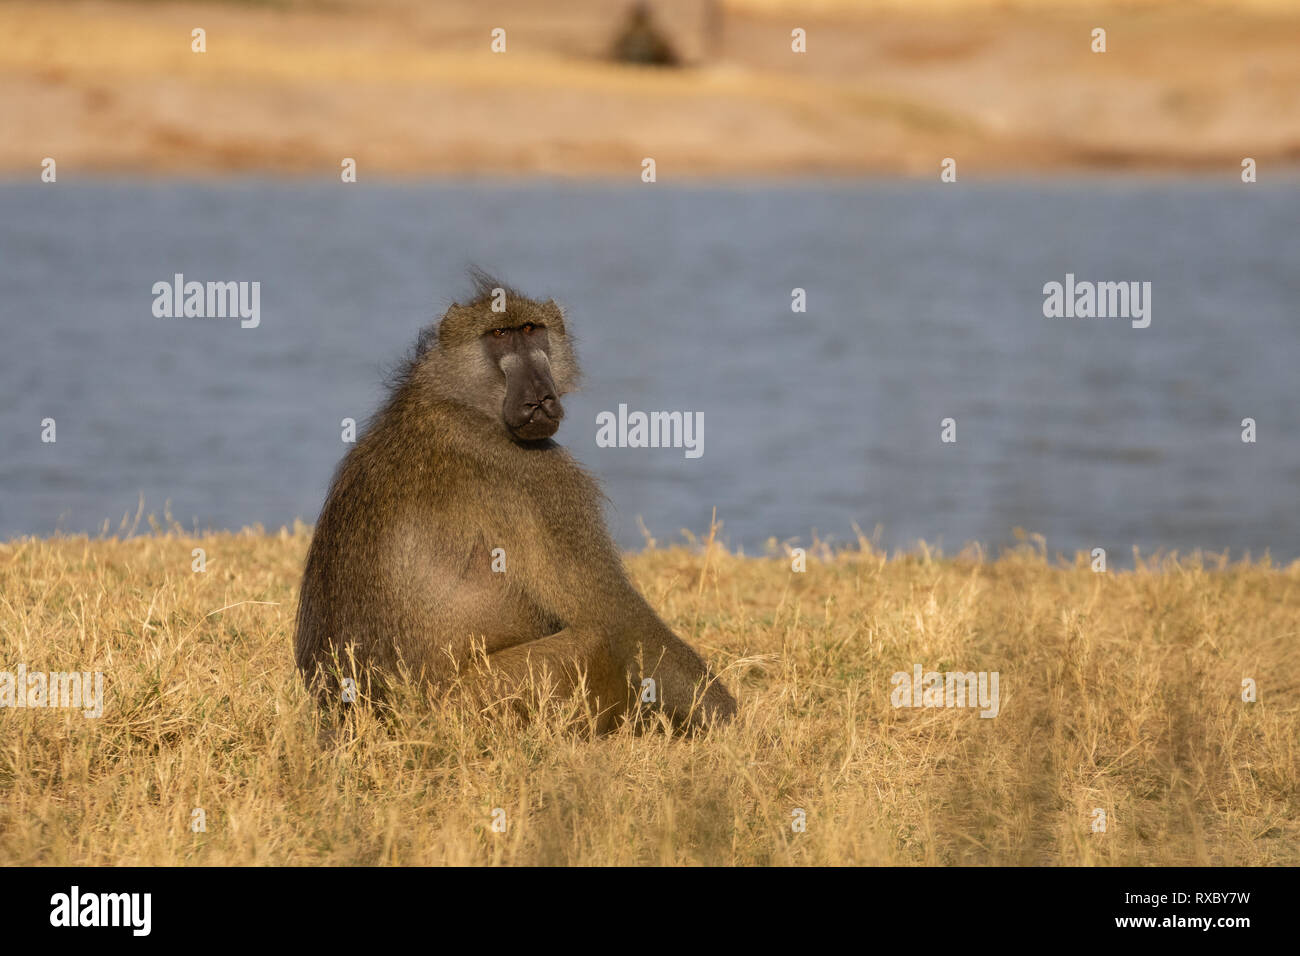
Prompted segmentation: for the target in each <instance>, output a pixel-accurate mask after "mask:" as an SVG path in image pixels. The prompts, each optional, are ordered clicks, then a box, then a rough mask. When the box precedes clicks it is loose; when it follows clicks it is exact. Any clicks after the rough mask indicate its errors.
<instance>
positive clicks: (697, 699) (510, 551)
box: [296, 276, 735, 730]
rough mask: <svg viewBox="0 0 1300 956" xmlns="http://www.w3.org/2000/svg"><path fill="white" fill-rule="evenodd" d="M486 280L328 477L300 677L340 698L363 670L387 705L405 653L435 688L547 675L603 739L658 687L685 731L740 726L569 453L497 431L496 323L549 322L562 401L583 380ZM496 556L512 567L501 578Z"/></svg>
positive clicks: (492, 690) (506, 693) (308, 586)
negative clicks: (576, 696) (656, 600)
mask: <svg viewBox="0 0 1300 956" xmlns="http://www.w3.org/2000/svg"><path fill="white" fill-rule="evenodd" d="M478 279H479V294H478V296H477V297H476V298H475V299H474V300H473V301H471V302H470V303H468V304H466V305H453V306H452V307H451V308H450V309H448V310H447V312H446V314H445V315H444V317H443V319H442V320H441V322H440V323H439V325H438V327H437V330H436V332H433V331H432V330H430V331H426V332H425V333H424V334H423V335H422V336H421V339H420V344H419V345H418V346H417V351H416V354H415V357H414V358H413V359H412V360H411V362H410V363H409V364H408V366H407V367H406V369H405V370H404V372H403V374H402V375H401V376H400V377H399V379H398V381H397V383H396V384H395V387H394V390H393V393H392V395H391V397H390V398H389V400H388V402H387V404H386V405H385V406H384V407H383V408H382V409H381V410H380V412H379V413H378V414H377V415H376V417H375V418H374V420H373V421H372V422H371V424H370V426H369V427H368V428H367V430H366V432H365V434H364V435H363V436H362V437H361V438H360V440H359V441H358V442H357V444H356V446H355V447H354V448H353V449H352V450H351V451H350V452H349V453H348V455H347V457H346V458H345V459H344V460H343V463H342V464H341V466H340V467H339V469H338V472H337V474H336V475H335V478H334V482H333V484H332V486H331V488H330V490H329V494H328V496H327V498H326V501H325V505H324V508H323V509H322V511H321V515H320V520H319V521H318V523H317V525H316V530H315V535H314V537H313V539H312V544H311V549H310V552H309V554H308V558H307V567H306V571H305V573H304V575H303V582H302V593H301V598H300V602H299V609H298V622H297V639H296V657H297V663H298V666H299V668H300V669H301V670H302V672H303V674H304V676H305V677H306V678H307V679H308V681H309V682H310V683H312V684H313V686H315V687H317V688H318V689H319V690H321V692H322V693H324V694H326V695H329V694H332V693H336V692H337V685H336V684H335V683H334V682H333V680H332V679H331V677H330V675H331V674H337V673H340V672H341V673H342V674H350V673H354V670H353V668H354V667H355V673H356V675H357V676H358V682H359V683H360V684H361V689H362V691H363V692H364V691H366V689H367V686H369V690H370V692H371V694H372V695H374V696H378V697H381V698H382V696H383V686H384V680H385V678H386V677H387V676H391V675H392V674H393V673H394V672H395V671H396V668H397V665H398V661H399V658H400V659H401V660H402V661H403V662H404V664H405V665H406V666H407V667H409V668H410V670H411V673H412V674H414V675H415V676H416V677H417V678H418V679H419V680H421V681H425V682H427V683H428V684H429V685H431V686H432V687H434V688H435V689H441V688H445V687H446V686H448V683H449V682H450V680H451V678H453V677H454V676H455V675H457V674H463V675H465V674H467V675H468V676H469V677H470V678H471V683H474V682H477V686H479V687H480V688H483V689H484V691H483V692H484V693H486V694H487V695H488V696H491V697H496V698H501V697H510V696H512V695H518V694H521V693H523V692H524V691H525V690H526V689H527V688H528V687H531V686H534V685H535V683H536V680H535V679H536V678H537V677H538V676H540V675H542V674H545V676H546V677H547V678H549V680H550V682H551V690H552V692H553V693H554V694H557V695H567V694H569V693H571V692H573V691H574V690H575V689H577V688H579V687H582V688H584V689H585V692H586V694H587V698H588V701H589V702H590V704H591V705H592V709H593V712H595V713H598V714H599V721H598V726H599V728H600V729H602V730H607V729H610V728H612V727H613V726H615V725H616V724H617V722H618V719H619V718H620V716H622V715H623V714H625V713H628V712H629V710H630V709H635V706H636V702H637V701H638V699H639V697H640V695H641V687H642V680H643V679H644V678H647V677H649V678H653V679H654V680H655V682H656V688H655V690H656V697H657V703H656V704H655V705H651V706H652V707H657V708H659V709H661V710H662V712H663V713H664V714H666V715H667V716H668V717H669V719H670V720H671V721H672V722H673V723H674V725H675V726H677V727H679V728H694V727H696V726H699V725H700V724H701V723H703V722H707V721H710V720H714V719H726V718H728V717H730V716H731V715H732V714H733V713H734V711H735V702H734V700H733V699H732V697H731V695H730V694H728V692H727V691H726V689H725V688H723V686H722V685H721V684H720V683H719V682H718V681H717V680H716V679H714V678H712V676H711V675H710V674H709V672H708V669H707V668H706V666H705V664H704V662H703V661H702V660H701V659H700V657H699V656H698V655H697V654H696V653H695V652H694V651H693V650H692V649H691V648H690V647H689V646H688V645H686V644H685V643H684V642H683V641H682V640H681V639H679V638H678V637H677V636H676V635H675V634H673V632H672V631H671V629H669V627H668V626H667V625H666V624H664V622H663V621H662V620H660V618H659V617H658V616H657V615H656V614H655V612H654V611H653V610H652V609H651V608H650V606H649V605H648V604H647V603H646V601H645V599H644V598H642V596H641V595H640V594H639V593H638V592H637V591H636V589H635V588H634V587H633V586H632V584H631V582H630V581H629V580H628V578H627V575H626V573H625V571H624V569H623V564H622V560H621V556H620V554H619V552H618V549H617V548H616V546H615V545H614V543H613V542H612V541H611V539H610V537H609V534H608V532H607V531H606V529H605V525H604V522H603V520H602V517H601V495H600V492H599V490H598V488H597V486H596V484H595V482H594V481H593V480H592V478H591V477H589V476H588V475H587V474H586V473H585V472H584V471H583V470H582V469H581V468H580V467H579V466H578V464H577V463H576V462H575V461H574V460H573V458H572V457H571V456H570V455H569V454H568V452H566V451H565V450H564V449H563V448H561V447H560V446H559V445H557V444H555V443H554V442H552V441H550V440H549V439H544V440H541V441H521V440H519V439H518V438H517V437H515V436H514V435H512V434H511V432H510V431H509V430H508V429H507V428H506V427H505V425H504V424H503V412H502V402H503V401H504V400H505V396H506V373H505V372H504V371H503V370H502V368H501V367H497V366H495V365H494V363H493V362H492V361H491V360H490V358H489V348H488V346H487V345H486V344H485V343H486V342H487V341H488V340H490V339H491V336H492V329H493V328H494V327H498V326H507V327H511V328H514V327H524V326H525V324H526V323H534V324H536V325H538V326H544V327H545V330H546V338H547V340H548V343H547V347H546V349H545V352H546V360H545V361H541V360H540V359H539V361H540V362H541V367H542V368H546V367H549V371H550V374H551V375H552V376H553V380H554V394H555V396H556V398H557V402H556V404H557V406H558V397H559V396H562V395H563V394H564V393H565V392H568V391H570V390H571V389H572V388H573V387H574V386H575V385H576V383H577V379H578V374H579V373H578V367H577V362H576V360H575V358H574V356H573V350H572V347H571V344H570V339H569V335H568V330H567V328H566V323H565V319H564V315H563V313H562V312H561V310H560V309H559V307H558V306H556V305H555V303H554V302H550V301H548V302H536V301H532V300H530V299H527V298H524V297H522V296H519V295H517V294H514V293H509V292H508V293H507V299H506V302H507V309H506V312H505V313H504V315H503V314H501V313H494V312H492V311H491V309H490V304H491V289H492V288H493V286H495V283H494V282H492V280H491V279H489V278H488V277H486V276H479V277H478ZM532 354H537V353H536V352H534V353H532ZM548 363H549V365H548ZM561 414H562V412H561ZM495 548H503V549H504V550H505V558H506V571H505V572H504V573H496V572H493V571H492V569H491V564H492V556H491V555H492V551H493V549H495ZM476 642H477V643H481V644H482V650H483V651H484V652H485V653H486V666H481V665H482V660H481V657H480V658H479V661H478V663H479V665H480V666H476V655H475V654H474V652H473V645H474V643H476ZM340 668H341V670H340Z"/></svg>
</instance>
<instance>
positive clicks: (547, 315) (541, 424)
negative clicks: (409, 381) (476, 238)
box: [416, 279, 581, 441]
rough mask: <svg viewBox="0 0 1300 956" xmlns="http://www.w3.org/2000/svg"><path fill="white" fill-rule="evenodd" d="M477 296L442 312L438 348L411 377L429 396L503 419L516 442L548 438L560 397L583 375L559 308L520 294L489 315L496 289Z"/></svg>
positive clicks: (552, 431)
mask: <svg viewBox="0 0 1300 956" xmlns="http://www.w3.org/2000/svg"><path fill="white" fill-rule="evenodd" d="M487 283H492V284H493V285H494V284H495V283H494V282H493V280H491V279H487V280H485V281H484V285H485V286H486V285H487ZM480 291H481V294H480V296H479V298H478V299H476V300H475V301H473V302H470V303H469V304H467V305H453V306H452V307H451V308H449V309H448V310H447V312H446V314H445V315H444V316H443V317H442V321H441V322H439V323H438V327H437V331H436V334H435V335H434V338H435V340H436V343H437V347H436V348H427V347H425V349H424V351H423V352H422V353H421V357H420V358H419V359H418V365H417V369H416V378H417V380H418V381H420V382H422V383H424V386H425V387H427V388H428V389H429V390H430V391H431V392H432V393H434V394H436V395H439V396H441V397H443V398H445V399H449V400H451V401H454V402H457V403H459V404H461V405H464V406H466V407H468V408H472V409H474V410H476V411H478V412H480V413H481V414H483V415H485V416H487V417H488V418H489V419H491V420H492V421H494V422H500V423H501V426H502V427H504V428H505V429H506V430H507V431H508V432H509V433H510V435H511V436H513V437H514V438H515V439H516V440H517V441H539V440H542V439H546V438H550V437H551V436H552V435H554V434H555V431H556V429H557V428H559V427H560V419H561V418H563V417H564V409H563V408H561V407H560V399H561V398H563V397H564V396H565V395H567V394H569V392H571V391H573V389H574V388H576V387H577V385H578V380H579V378H580V377H581V373H580V371H579V369H578V360H577V358H576V357H575V356H574V354H573V343H572V341H570V339H569V333H568V328H567V326H566V324H565V318H564V311H563V310H562V309H561V308H560V307H559V306H558V305H556V304H555V303H554V302H553V301H550V300H547V301H545V302H539V301H537V300H535V299H529V298H527V297H525V296H522V295H519V294H518V293H513V294H511V295H510V296H508V297H507V299H506V303H505V309H504V311H494V310H493V309H492V302H493V297H494V293H493V290H492V289H491V288H490V287H485V288H483V289H481V290H480ZM428 331H430V330H426V334H427V333H428Z"/></svg>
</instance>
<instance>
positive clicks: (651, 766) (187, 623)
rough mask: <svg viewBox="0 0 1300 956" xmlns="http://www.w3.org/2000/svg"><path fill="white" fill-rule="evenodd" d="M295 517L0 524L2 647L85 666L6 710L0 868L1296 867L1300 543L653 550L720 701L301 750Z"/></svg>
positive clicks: (56, 663)
mask: <svg viewBox="0 0 1300 956" xmlns="http://www.w3.org/2000/svg"><path fill="white" fill-rule="evenodd" d="M308 540H309V538H308V533H307V532H306V530H305V529H301V528H300V529H298V530H297V531H296V532H294V533H288V532H282V533H281V534H279V535H267V534H262V533H255V532H246V533H241V534H214V535H209V536H205V537H202V538H192V537H187V536H184V535H179V534H158V533H155V534H153V535H150V536H145V537H134V538H128V539H126V540H111V539H110V540H87V539H85V538H55V539H50V540H32V539H28V540H21V541H14V542H10V543H8V544H4V545H0V670H10V671H12V670H14V669H15V668H16V666H17V664H18V663H19V662H23V663H25V664H26V665H27V667H28V668H29V669H30V670H36V669H46V670H73V669H76V670H92V671H93V670H100V671H103V672H104V674H105V677H106V682H107V691H106V696H107V704H106V708H105V712H104V715H103V716H102V717H101V718H99V719H86V718H84V717H82V716H81V714H80V713H79V712H72V711H65V710H0V722H2V723H3V733H0V862H5V863H10V864H74V865H86V864H444V863H447V864H489V863H506V864H550V863H568V864H646V863H649V864H655V863H663V864H684V863H689V864H696V863H699V864H770V863H777V864H913V863H924V864H946V863H978V864H1100V865H1109V864H1174V863H1210V864H1280V863H1290V864H1295V863H1297V862H1300V823H1298V822H1297V813H1296V810H1297V797H1298V794H1297V779H1298V775H1297V769H1298V768H1297V747H1298V745H1297V740H1300V733H1297V730H1298V726H1297V725H1298V723H1300V721H1298V719H1297V716H1298V709H1297V705H1298V703H1300V678H1298V675H1300V646H1298V645H1297V640H1296V637H1297V627H1298V626H1300V625H1298V624H1297V622H1298V621H1300V613H1298V612H1300V565H1297V564H1293V565H1291V566H1290V567H1288V568H1285V569H1279V568H1276V567H1272V566H1270V565H1269V564H1268V563H1267V562H1263V563H1254V564H1232V565H1228V564H1227V563H1226V562H1219V561H1212V560H1201V559H1196V558H1193V559H1182V560H1173V559H1169V560H1165V561H1160V562H1154V563H1152V562H1142V563H1139V564H1138V568H1137V570H1136V571H1129V572H1115V571H1113V570H1112V572H1110V573H1108V574H1105V575H1099V574H1094V573H1092V572H1091V571H1090V570H1089V569H1088V567H1087V566H1086V564H1085V563H1084V562H1083V560H1082V559H1080V560H1079V561H1077V562H1076V563H1075V564H1074V565H1073V566H1066V565H1064V564H1062V563H1059V562H1057V563H1053V562H1049V561H1047V560H1045V559H1044V558H1043V556H1042V555H1041V553H1040V552H1038V551H1036V550H1034V549H1032V548H1030V547H1026V548H1024V549H1023V550H1020V551H1017V552H1015V553H1012V554H1009V555H1005V556H1003V557H1002V558H1000V559H999V560H996V561H989V560H982V559H980V558H979V556H978V555H969V556H961V557H957V558H953V559H938V558H932V557H928V556H927V555H926V554H924V553H922V554H920V555H917V556H910V557H902V558H894V559H891V560H885V559H884V557H883V556H881V555H878V554H876V553H873V552H872V551H871V549H870V548H869V546H864V547H863V549H862V550H859V551H853V552H848V553H841V554H839V555H837V556H834V557H832V556H831V555H829V554H828V553H824V554H823V555H822V557H821V558H820V559H817V558H810V561H809V565H808V570H807V572H806V573H804V574H793V573H791V571H790V564H789V561H788V560H787V559H785V558H783V557H777V556H772V557H765V558H745V557H741V556H737V555H733V554H728V553H726V552H724V551H722V550H721V549H718V548H711V549H702V548H695V549H690V548H676V549H669V550H655V551H650V552H647V553H645V554H642V555H640V556H637V557H635V558H632V559H631V568H632V571H633V573H634V575H635V577H636V578H637V581H638V583H639V585H640V586H641V587H643V588H644V589H645V591H646V593H647V594H648V596H649V597H650V600H651V601H652V603H654V604H655V605H656V607H658V608H659V609H660V610H661V611H662V613H663V614H664V615H665V616H666V618H667V619H668V621H669V622H670V623H671V624H672V625H673V626H674V627H676V628H677V629H678V631H679V633H682V634H683V635H684V636H686V637H688V638H689V639H690V640H692V641H693V642H694V643H695V644H696V645H697V646H699V647H700V648H702V649H703V650H704V652H705V653H706V654H707V656H708V657H709V658H710V659H711V660H712V661H713V662H714V663H715V664H717V665H719V666H721V667H723V668H725V669H726V672H727V678H728V681H729V683H730V684H731V685H732V686H733V687H734V688H735V689H736V690H737V692H738V697H739V698H740V701H741V717H740V719H739V721H738V722H737V723H735V724H734V725H732V726H729V727H727V728H726V729H724V730H721V731H715V732H712V733H710V734H708V735H704V736H701V737H698V738H695V739H691V740H684V739H673V738H669V737H666V736H663V735H660V734H651V735H648V736H643V737H635V736H632V735H631V734H616V735H614V736H612V737H607V738H604V739H599V740H596V741H590V740H585V739H583V737H582V735H581V734H575V733H573V732H567V731H565V730H563V729H562V727H561V724H562V720H561V718H560V717H558V716H557V717H555V718H554V719H546V720H540V721H537V722H534V723H532V724H531V725H529V726H527V727H523V728H520V727H511V726H508V725H506V724H502V723H493V722H487V721H483V720H481V719H478V718H477V717H476V716H474V715H470V714H466V713H464V712H456V711H450V710H447V709H445V708H444V709H442V710H439V709H437V708H430V707H428V706H425V705H424V704H423V703H421V702H420V701H418V700H416V699H414V698H413V697H412V698H410V699H405V700H402V701H401V702H399V705H398V712H397V715H396V716H395V717H394V718H393V719H392V720H391V721H388V722H381V721H378V720H376V719H374V718H373V716H367V715H366V714H365V713H364V712H363V713H361V714H360V715H358V717H357V719H356V721H355V726H354V727H353V728H352V729H353V731H354V733H352V734H350V735H347V734H345V735H340V737H339V738H338V739H339V740H341V741H345V742H341V743H322V735H321V734H320V733H319V718H318V717H317V715H316V713H315V712H314V709H313V707H312V706H311V704H310V702H309V701H308V699H307V697H306V695H305V694H304V692H303V689H302V688H301V686H300V684H299V681H298V679H297V676H296V674H295V672H294V670H293V666H292V663H291V655H290V642H291V622H292V618H293V612H294V603H295V598H296V589H297V582H298V576H299V573H300V570H301V567H302V562H303V558H304V555H305V552H306V548H307V543H308ZM200 546H201V547H203V548H204V549H206V551H207V556H208V565H207V570H206V572H205V573H201V574H196V573H193V572H192V571H191V569H190V568H191V549H192V548H194V547H200ZM1112 560H1113V559H1112ZM914 663H921V664H923V665H924V666H925V667H926V668H927V669H929V668H933V669H936V670H947V669H961V670H989V671H993V670H996V671H998V672H999V673H1000V675H1001V685H1000V689H1001V713H1000V715H999V716H998V717H996V718H993V719H981V718H980V717H979V716H978V715H977V713H975V712H973V711H970V710H943V709H937V710H913V709H898V710H896V709H894V708H893V707H892V706H891V704H890V699H889V697H890V685H889V677H890V675H891V673H893V672H895V671H898V670H910V669H911V667H912V665H913V664H914ZM1243 677H1253V678H1254V679H1255V680H1256V681H1257V682H1258V685H1259V688H1260V697H1259V700H1258V702H1256V703H1249V704H1248V703H1243V702H1242V700H1241V691H1240V688H1241V681H1242V678H1243ZM195 807H202V808H203V809H204V810H205V812H206V817H207V831H206V832H202V833H193V832H191V829H190V820H191V810H192V809H193V808H195ZM1095 807H1101V808H1104V809H1105V810H1106V812H1107V814H1108V822H1109V826H1108V828H1107V832H1106V833H1104V834H1094V833H1092V832H1090V822H1091V819H1092V817H1091V813H1092V809H1093V808H1095ZM494 808H501V809H503V810H504V811H505V813H506V821H507V824H508V826H507V830H506V832H505V833H494V832H492V829H491V819H492V817H491V814H492V811H493V809H494ZM794 808H803V809H804V810H806V813H807V821H808V822H807V831H806V832H804V833H795V832H793V831H792V828H791V819H792V816H791V814H792V810H793V809H794Z"/></svg>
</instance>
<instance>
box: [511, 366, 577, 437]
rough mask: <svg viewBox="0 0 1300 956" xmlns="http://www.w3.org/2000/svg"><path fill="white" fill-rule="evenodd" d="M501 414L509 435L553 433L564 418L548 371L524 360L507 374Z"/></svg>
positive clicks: (540, 435) (541, 435) (546, 434)
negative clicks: (504, 398)
mask: <svg viewBox="0 0 1300 956" xmlns="http://www.w3.org/2000/svg"><path fill="white" fill-rule="evenodd" d="M501 416H502V418H503V419H504V420H505V423H506V428H508V429H510V432H511V434H513V435H514V436H515V437H516V438H521V439H523V440H524V441H536V440H537V439H540V438H550V437H551V436H552V435H554V434H555V432H556V430H557V429H558V428H559V427H560V419H562V418H563V417H564V407H563V406H562V405H560V400H559V399H558V398H556V397H555V382H554V380H553V379H552V378H551V373H550V370H549V369H547V368H546V367H545V366H543V365H541V364H539V363H536V362H526V363H522V364H521V366H520V367H518V368H516V369H515V370H514V371H513V372H512V373H509V374H507V375H506V400H505V403H504V405H503V406H502V409H501Z"/></svg>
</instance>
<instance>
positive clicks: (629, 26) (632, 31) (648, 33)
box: [613, 3, 681, 66]
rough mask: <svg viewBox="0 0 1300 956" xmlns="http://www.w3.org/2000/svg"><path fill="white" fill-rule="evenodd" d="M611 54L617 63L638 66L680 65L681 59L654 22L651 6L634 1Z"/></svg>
mask: <svg viewBox="0 0 1300 956" xmlns="http://www.w3.org/2000/svg"><path fill="white" fill-rule="evenodd" d="M613 57H614V59H615V60H617V61H619V62H620V63H635V64H639V65H641V66H680V65H681V58H680V57H678V55H677V51H676V50H675V49H673V45H672V44H671V43H670V42H668V38H667V37H666V36H665V35H664V34H663V33H662V32H661V31H660V29H659V27H658V26H656V25H655V23H654V19H653V18H652V16H651V14H650V5H649V4H647V3H637V4H635V5H634V6H633V7H632V9H631V10H629V11H628V16H627V19H626V20H625V21H624V23H623V26H622V27H621V28H620V29H619V33H618V36H617V37H616V38H615V40H614V51H613Z"/></svg>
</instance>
